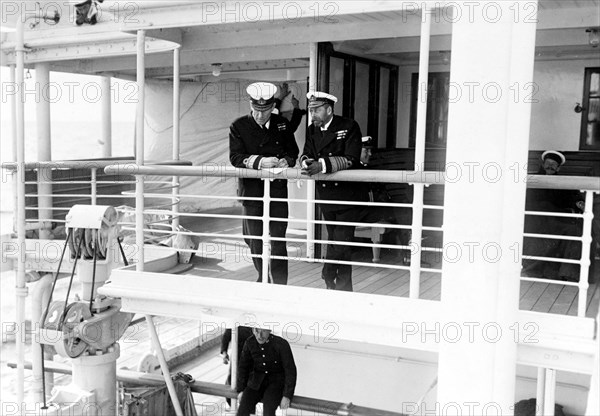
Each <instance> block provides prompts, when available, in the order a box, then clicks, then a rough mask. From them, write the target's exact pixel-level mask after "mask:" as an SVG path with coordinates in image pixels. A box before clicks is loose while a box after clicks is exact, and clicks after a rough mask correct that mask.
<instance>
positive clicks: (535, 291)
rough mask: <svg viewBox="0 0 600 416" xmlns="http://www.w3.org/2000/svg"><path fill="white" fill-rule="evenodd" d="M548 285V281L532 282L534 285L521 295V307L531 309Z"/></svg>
mask: <svg viewBox="0 0 600 416" xmlns="http://www.w3.org/2000/svg"><path fill="white" fill-rule="evenodd" d="M546 287H548V283H540V282H532V285H531V286H530V287H529V288H528V289H527V290H526V291H525V294H524V295H523V296H522V297H521V302H519V309H522V310H526V311H531V310H533V309H532V308H533V306H534V305H535V304H536V303H537V301H538V299H539V298H540V296H541V295H542V294H543V293H544V291H545V290H546Z"/></svg>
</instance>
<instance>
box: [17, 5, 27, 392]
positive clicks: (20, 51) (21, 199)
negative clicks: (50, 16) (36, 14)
mask: <svg viewBox="0 0 600 416" xmlns="http://www.w3.org/2000/svg"><path fill="white" fill-rule="evenodd" d="M24 31H25V19H24V17H22V16H21V17H20V18H19V19H17V30H16V43H15V54H16V61H17V69H16V84H17V85H16V86H17V88H18V89H19V99H18V100H17V105H16V115H17V117H16V123H15V124H16V132H17V136H16V141H15V144H16V149H17V150H16V153H15V156H16V162H17V172H16V175H15V176H14V180H15V182H16V186H15V189H16V191H17V207H16V212H15V217H16V220H15V222H16V231H17V245H18V247H19V259H18V260H17V275H16V278H15V295H16V304H17V308H16V325H17V333H16V343H17V403H23V398H24V395H25V388H24V381H25V366H24V361H25V337H24V336H23V334H24V331H25V298H26V297H27V286H26V284H25V80H24V71H25V52H26V50H25V43H24V42H25V41H24Z"/></svg>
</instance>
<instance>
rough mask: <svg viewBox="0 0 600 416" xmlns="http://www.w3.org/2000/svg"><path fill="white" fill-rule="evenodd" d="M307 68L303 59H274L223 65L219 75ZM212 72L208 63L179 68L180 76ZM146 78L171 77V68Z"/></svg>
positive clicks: (157, 71)
mask: <svg viewBox="0 0 600 416" xmlns="http://www.w3.org/2000/svg"><path fill="white" fill-rule="evenodd" d="M298 68H308V60H305V59H274V60H269V61H268V62H262V61H260V62H252V61H251V62H235V63H223V64H222V67H221V74H222V76H224V75H225V74H227V73H232V72H234V73H236V74H237V73H240V72H255V71H262V70H274V69H282V70H287V69H298ZM211 72H212V67H211V64H210V63H203V64H197V65H183V66H181V67H180V73H181V75H182V76H190V75H208V74H210V73H211ZM146 76H147V77H150V78H163V77H172V76H173V70H172V68H154V69H148V70H146Z"/></svg>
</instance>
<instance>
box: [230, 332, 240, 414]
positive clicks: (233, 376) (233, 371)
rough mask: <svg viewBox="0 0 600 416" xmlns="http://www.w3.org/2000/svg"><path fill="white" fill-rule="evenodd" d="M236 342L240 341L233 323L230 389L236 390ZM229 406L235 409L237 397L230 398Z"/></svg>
mask: <svg viewBox="0 0 600 416" xmlns="http://www.w3.org/2000/svg"><path fill="white" fill-rule="evenodd" d="M238 342H240V340H239V337H238V326H237V324H234V325H233V328H231V342H230V345H231V388H232V390H234V391H235V390H236V389H237V366H238V360H239V359H240V357H238ZM231 408H232V409H237V399H232V400H231Z"/></svg>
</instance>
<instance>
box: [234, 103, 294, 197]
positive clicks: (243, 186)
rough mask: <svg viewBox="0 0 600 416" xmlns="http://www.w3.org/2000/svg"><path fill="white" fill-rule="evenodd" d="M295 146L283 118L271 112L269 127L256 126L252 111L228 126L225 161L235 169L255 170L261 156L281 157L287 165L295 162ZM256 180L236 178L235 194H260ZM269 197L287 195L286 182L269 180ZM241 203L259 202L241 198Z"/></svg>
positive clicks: (291, 132) (249, 195)
mask: <svg viewBox="0 0 600 416" xmlns="http://www.w3.org/2000/svg"><path fill="white" fill-rule="evenodd" d="M298 153H299V150H298V145H297V144H296V139H295V138H294V132H293V131H292V129H291V128H290V125H289V123H288V121H287V119H285V118H284V117H282V116H280V115H278V114H271V118H270V120H269V128H268V129H263V128H262V127H261V126H259V125H258V124H257V123H256V121H254V118H252V114H248V115H246V116H243V117H240V118H238V119H237V120H235V121H234V122H233V123H232V124H231V126H230V128H229V160H230V161H231V164H232V165H233V166H235V167H236V168H247V169H258V168H259V166H260V161H261V160H262V159H263V158H264V157H277V158H279V159H281V158H285V159H286V160H287V162H288V165H289V166H290V167H293V166H294V165H295V164H296V159H297V158H298ZM263 191H264V189H263V183H262V180H260V179H248V178H239V180H238V196H247V197H262V196H263ZM271 197H274V198H287V181H286V180H284V179H276V180H274V181H272V182H271ZM242 203H243V204H244V205H260V204H262V201H242Z"/></svg>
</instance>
